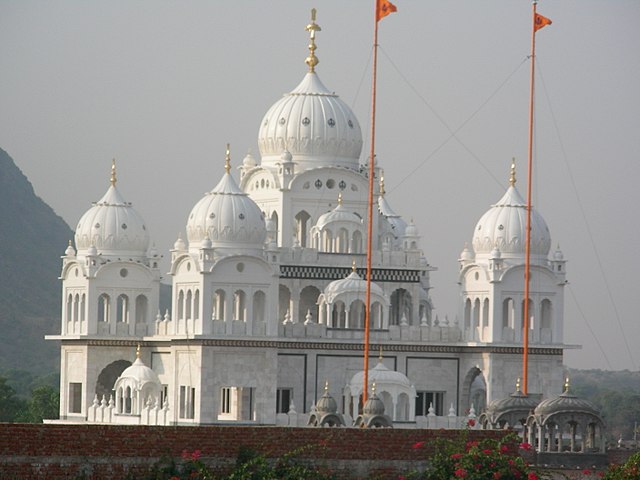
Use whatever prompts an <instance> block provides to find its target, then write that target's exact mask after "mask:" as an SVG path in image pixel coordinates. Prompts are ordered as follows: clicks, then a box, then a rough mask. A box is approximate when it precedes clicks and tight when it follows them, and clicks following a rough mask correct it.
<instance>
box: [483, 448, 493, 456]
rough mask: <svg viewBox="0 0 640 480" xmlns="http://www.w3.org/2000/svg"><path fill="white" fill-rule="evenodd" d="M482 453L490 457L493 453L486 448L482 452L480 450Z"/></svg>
mask: <svg viewBox="0 0 640 480" xmlns="http://www.w3.org/2000/svg"><path fill="white" fill-rule="evenodd" d="M482 453H484V454H485V455H491V454H492V453H493V452H492V451H491V450H489V449H488V448H485V449H484V450H482Z"/></svg>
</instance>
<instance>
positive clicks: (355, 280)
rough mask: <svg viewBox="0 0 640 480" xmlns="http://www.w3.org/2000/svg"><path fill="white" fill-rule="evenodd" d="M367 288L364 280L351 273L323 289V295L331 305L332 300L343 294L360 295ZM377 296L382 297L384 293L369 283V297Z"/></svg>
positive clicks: (375, 285)
mask: <svg viewBox="0 0 640 480" xmlns="http://www.w3.org/2000/svg"><path fill="white" fill-rule="evenodd" d="M366 288H367V282H366V280H363V279H362V277H360V275H358V274H357V273H356V272H351V273H350V274H349V276H348V277H346V278H342V279H340V280H334V281H333V282H331V283H330V284H329V285H327V288H325V289H324V295H325V298H326V299H327V302H328V303H332V302H333V299H334V298H335V297H337V296H338V295H340V294H344V293H352V292H353V293H362V292H365V291H366ZM375 295H377V296H378V297H384V292H383V291H382V289H381V288H380V287H379V286H378V285H377V284H375V283H373V282H371V296H372V297H373V296H375Z"/></svg>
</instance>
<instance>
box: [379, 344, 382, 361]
mask: <svg viewBox="0 0 640 480" xmlns="http://www.w3.org/2000/svg"><path fill="white" fill-rule="evenodd" d="M378 360H380V362H382V345H380V353H379V354H378Z"/></svg>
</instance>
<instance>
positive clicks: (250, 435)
mask: <svg viewBox="0 0 640 480" xmlns="http://www.w3.org/2000/svg"><path fill="white" fill-rule="evenodd" d="M460 434H461V432H460V431H457V430H405V429H366V430H365V429H356V428H292V427H270V426H269V427H267V426H264V427H258V426H203V427H147V426H114V425H60V424H44V425H42V424H21V423H0V478H2V479H5V478H8V479H13V478H16V479H31V478H33V479H36V478H37V479H47V480H48V479H68V478H74V477H80V478H87V479H105V478H108V479H114V480H118V479H123V478H125V477H127V476H130V478H131V477H134V478H135V477H136V476H142V475H144V473H146V472H148V470H149V468H150V467H151V466H152V465H153V464H155V463H156V462H158V461H159V460H160V459H161V458H162V457H167V456H170V457H174V458H180V456H181V454H182V452H183V451H184V450H187V451H190V452H191V451H194V450H200V451H201V452H202V458H201V459H202V460H203V461H204V462H205V463H206V464H207V465H209V466H211V467H212V468H213V469H214V470H216V471H225V470H228V469H229V468H230V467H232V466H233V465H234V464H235V461H236V457H237V455H238V452H239V450H240V448H241V447H249V448H252V449H255V450H257V451H260V452H264V453H266V454H267V455H268V456H269V457H278V456H281V455H283V454H285V453H287V452H291V451H292V450H296V449H300V448H302V449H303V452H302V454H301V455H300V457H301V458H304V459H306V460H307V461H310V462H312V463H315V464H317V465H320V466H322V467H325V468H327V469H330V470H332V471H333V472H335V473H336V475H337V476H338V477H339V478H344V479H347V478H348V479H356V478H362V479H366V478H376V479H380V480H384V479H397V477H398V475H399V474H400V473H401V472H406V471H408V470H411V469H415V468H424V466H425V465H426V457H427V455H428V452H429V450H430V448H432V446H433V444H434V441H435V440H436V439H437V438H457V437H458V436H459V435H460ZM468 435H469V438H470V439H474V440H478V439H481V438H501V437H502V435H504V433H503V432H498V431H469V432H468ZM417 442H425V445H424V447H422V448H420V449H414V448H413V445H414V444H415V443H417Z"/></svg>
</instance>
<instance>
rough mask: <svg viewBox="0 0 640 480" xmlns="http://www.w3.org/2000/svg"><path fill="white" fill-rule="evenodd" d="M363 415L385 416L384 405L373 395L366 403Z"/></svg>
mask: <svg viewBox="0 0 640 480" xmlns="http://www.w3.org/2000/svg"><path fill="white" fill-rule="evenodd" d="M362 413H363V414H365V415H384V403H383V402H382V400H380V399H379V398H378V396H377V395H376V394H375V393H373V394H371V396H369V398H367V401H366V402H364V406H363V407H362Z"/></svg>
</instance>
